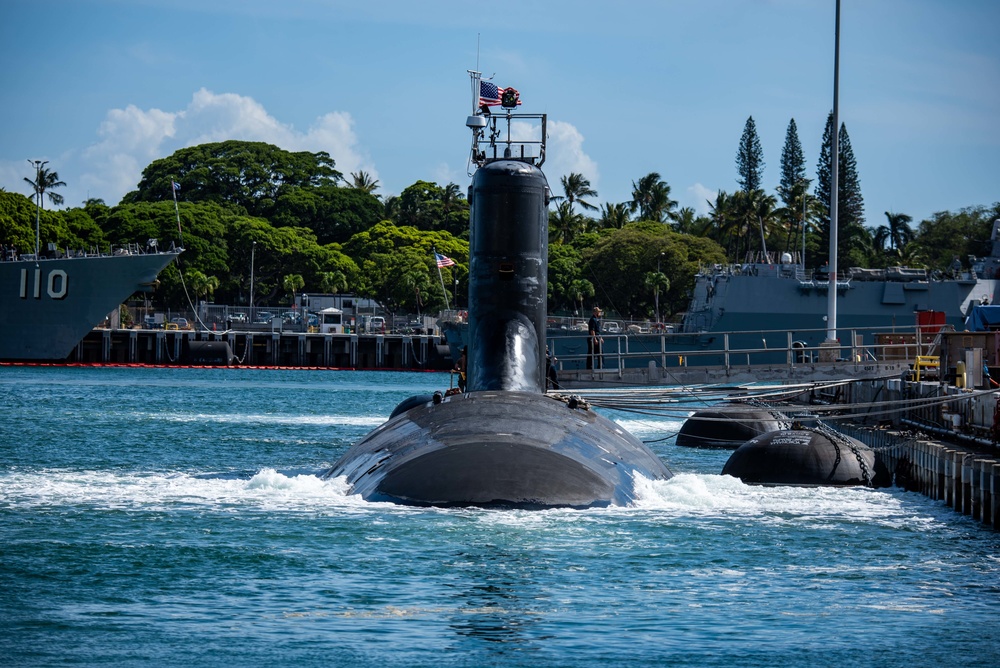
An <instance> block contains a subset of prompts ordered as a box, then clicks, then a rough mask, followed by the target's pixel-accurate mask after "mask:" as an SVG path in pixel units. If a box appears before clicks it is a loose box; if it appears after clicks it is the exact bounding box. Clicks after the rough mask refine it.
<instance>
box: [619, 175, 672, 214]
mask: <svg viewBox="0 0 1000 668" xmlns="http://www.w3.org/2000/svg"><path fill="white" fill-rule="evenodd" d="M675 206H677V202H675V201H674V200H672V199H670V186H669V185H667V182H666V181H664V180H662V179H661V178H660V175H659V174H657V173H656V172H650V173H649V174H646V176H644V177H642V178H641V179H639V183H636V182H635V181H633V182H632V203H631V205H630V207H629V209H630V210H631V211H632V213H635V212H636V211H638V212H639V218H641V219H642V220H655V221H657V222H661V223H662V222H665V221H666V219H668V218H670V217H671V211H672V210H673V208H674V207H675Z"/></svg>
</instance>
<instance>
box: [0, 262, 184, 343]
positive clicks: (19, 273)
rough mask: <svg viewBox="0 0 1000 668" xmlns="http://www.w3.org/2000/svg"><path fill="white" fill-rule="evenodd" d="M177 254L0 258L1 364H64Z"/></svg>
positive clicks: (151, 284) (148, 286)
mask: <svg viewBox="0 0 1000 668" xmlns="http://www.w3.org/2000/svg"><path fill="white" fill-rule="evenodd" d="M181 251H182V249H171V250H167V251H158V250H156V248H155V247H151V248H149V249H144V248H142V247H141V246H140V245H138V244H132V245H128V246H123V247H120V248H116V249H114V250H112V251H111V252H110V253H88V252H83V251H80V252H76V251H70V252H62V251H51V252H50V253H48V256H44V255H40V256H38V257H37V258H36V256H35V255H16V254H13V253H9V254H8V255H7V256H5V257H3V258H2V259H0V360H5V361H58V360H65V359H66V358H67V357H68V356H69V355H70V353H72V351H73V348H74V347H75V346H76V345H77V344H78V343H79V342H80V341H81V340H82V339H83V337H84V336H86V335H87V332H89V331H90V330H91V329H93V328H94V327H95V326H96V325H98V324H100V323H101V322H102V321H104V319H105V318H107V317H108V314H109V313H110V312H112V311H114V310H115V309H116V308H118V306H119V305H120V304H121V303H122V302H123V301H125V300H126V299H128V298H129V297H130V296H131V295H132V294H133V293H135V292H141V291H151V290H152V289H153V288H154V287H155V285H156V277H157V275H159V273H160V271H161V270H162V269H163V268H164V267H166V266H167V265H168V264H170V262H172V261H173V260H174V259H175V258H176V257H177V256H178V255H179V254H180V253H181Z"/></svg>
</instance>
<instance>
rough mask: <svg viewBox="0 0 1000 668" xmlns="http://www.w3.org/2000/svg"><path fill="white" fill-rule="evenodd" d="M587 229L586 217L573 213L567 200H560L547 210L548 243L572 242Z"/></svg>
mask: <svg viewBox="0 0 1000 668" xmlns="http://www.w3.org/2000/svg"><path fill="white" fill-rule="evenodd" d="M586 231H587V217H586V216H584V215H583V214H579V213H574V212H573V206H572V204H570V203H569V201H562V202H559V204H558V205H557V206H556V210H555V211H549V243H567V244H568V243H572V242H573V241H574V240H575V239H576V238H577V236H579V235H580V234H583V233H584V232H586Z"/></svg>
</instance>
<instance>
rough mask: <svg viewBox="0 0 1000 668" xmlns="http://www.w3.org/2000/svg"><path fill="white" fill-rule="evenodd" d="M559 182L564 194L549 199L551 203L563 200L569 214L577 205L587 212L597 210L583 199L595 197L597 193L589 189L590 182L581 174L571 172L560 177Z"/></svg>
mask: <svg viewBox="0 0 1000 668" xmlns="http://www.w3.org/2000/svg"><path fill="white" fill-rule="evenodd" d="M560 182H561V183H562V187H563V193H564V194H563V195H553V196H552V198H551V199H552V201H553V202H558V201H563V200H565V201H566V202H567V203H568V204H569V210H570V212H572V211H573V205H574V204H579V205H580V207H581V208H583V209H585V210H587V211H596V210H597V207H596V206H594V205H593V204H591V203H590V202H588V201H587V200H585V199H584V197H597V191H596V190H594V189H593V188H591V187H590V181H589V180H587V179H586V178H584V176H583V174H578V173H576V172H572V173H571V174H570V175H569V176H563V177H561V178H560Z"/></svg>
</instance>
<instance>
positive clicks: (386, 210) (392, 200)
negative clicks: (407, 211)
mask: <svg viewBox="0 0 1000 668" xmlns="http://www.w3.org/2000/svg"><path fill="white" fill-rule="evenodd" d="M382 208H383V213H382V216H383V217H384V218H383V219H384V220H391V221H392V222H396V221H397V220H399V197H397V196H396V195H390V196H389V197H386V198H385V200H383V202H382Z"/></svg>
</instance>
